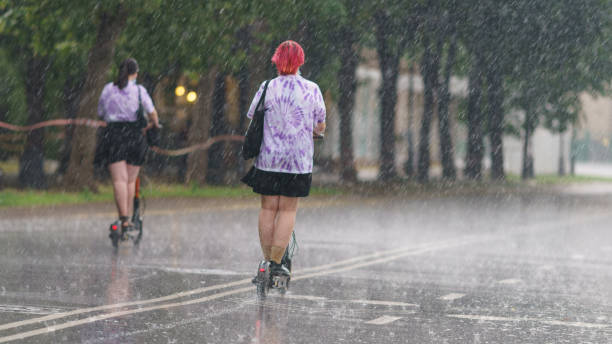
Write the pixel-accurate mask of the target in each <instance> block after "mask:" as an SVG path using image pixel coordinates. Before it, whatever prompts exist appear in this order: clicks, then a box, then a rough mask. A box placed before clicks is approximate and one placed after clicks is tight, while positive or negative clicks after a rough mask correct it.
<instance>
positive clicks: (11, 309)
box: [0, 305, 66, 315]
mask: <svg viewBox="0 0 612 344" xmlns="http://www.w3.org/2000/svg"><path fill="white" fill-rule="evenodd" d="M61 312H66V308H60V307H47V306H24V305H0V313H21V314H35V315H47V314H57V313H61Z"/></svg>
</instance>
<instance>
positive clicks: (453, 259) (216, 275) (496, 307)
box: [0, 193, 612, 343]
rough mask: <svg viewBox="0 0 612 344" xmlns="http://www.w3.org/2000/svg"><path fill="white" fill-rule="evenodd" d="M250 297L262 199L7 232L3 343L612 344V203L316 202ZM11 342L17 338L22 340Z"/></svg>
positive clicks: (66, 216) (593, 199) (176, 204)
mask: <svg viewBox="0 0 612 344" xmlns="http://www.w3.org/2000/svg"><path fill="white" fill-rule="evenodd" d="M301 205H302V207H301V209H300V211H299V213H298V222H297V226H296V233H297V237H298V242H299V250H298V252H297V255H296V256H295V258H294V276H293V280H292V285H291V289H290V291H289V293H288V294H287V295H285V296H281V295H279V294H277V293H272V294H271V295H269V296H268V298H266V299H265V300H264V301H261V300H258V299H257V297H256V295H255V288H254V286H252V284H250V278H251V277H252V276H253V275H254V274H255V270H256V268H257V262H258V260H259V245H258V241H257V230H256V221H257V206H258V202H257V199H243V200H233V201H223V202H219V201H186V202H180V201H172V202H170V201H156V202H150V205H149V206H148V209H147V213H146V218H145V226H146V227H145V235H144V238H143V240H142V242H141V244H140V245H139V247H134V246H133V245H132V244H131V243H127V244H124V245H122V246H121V247H120V248H119V249H118V250H117V251H114V250H113V249H112V248H111V245H110V241H109V240H108V238H107V234H108V232H107V226H108V224H109V223H110V221H111V220H112V207H110V206H109V205H104V206H95V207H69V208H58V209H51V210H49V209H47V210H46V211H37V212H35V213H36V214H37V215H33V214H30V213H28V214H24V213H19V212H16V213H15V214H11V213H10V212H7V211H4V212H3V213H2V217H1V218H0V233H1V234H0V235H1V236H2V240H1V241H0V261H1V262H2V264H1V266H0V343H3V342H20V343H612V230H611V228H610V227H611V226H610V222H612V212H611V211H610V209H612V195H610V194H601V193H600V194H597V195H592V196H575V195H567V194H564V195H560V194H555V195H553V194H518V195H497V196H495V195H490V196H448V197H444V198H440V197H427V198H425V199H419V198H410V199H402V198H393V199H382V198H362V199H350V198H325V197H318V198H310V199H307V200H306V201H304V202H302V204H301ZM19 338H21V339H19Z"/></svg>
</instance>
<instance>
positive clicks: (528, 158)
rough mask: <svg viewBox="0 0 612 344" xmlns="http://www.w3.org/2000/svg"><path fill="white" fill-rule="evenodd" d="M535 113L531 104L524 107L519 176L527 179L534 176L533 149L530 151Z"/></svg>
mask: <svg viewBox="0 0 612 344" xmlns="http://www.w3.org/2000/svg"><path fill="white" fill-rule="evenodd" d="M535 121H536V118H535V114H534V113H533V111H532V107H531V106H526V107H525V122H524V123H523V129H524V130H525V136H524V138H523V164H522V168H521V178H522V179H523V180H527V179H530V178H533V177H534V173H533V151H532V148H533V147H532V146H533V144H532V142H531V139H532V136H533V132H534V131H535Z"/></svg>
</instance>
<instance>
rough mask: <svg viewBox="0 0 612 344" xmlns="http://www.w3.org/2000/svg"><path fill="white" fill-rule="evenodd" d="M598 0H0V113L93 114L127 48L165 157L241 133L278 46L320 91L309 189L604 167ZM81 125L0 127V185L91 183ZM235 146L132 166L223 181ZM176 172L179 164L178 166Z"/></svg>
mask: <svg viewBox="0 0 612 344" xmlns="http://www.w3.org/2000/svg"><path fill="white" fill-rule="evenodd" d="M611 14H612V2H611V1H608V0H597V1H596V0H585V1H574V0H559V1H548V0H515V1H511V2H499V1H493V0H485V1H475V0H465V1H454V0H440V1H421V0H403V1H400V0H369V1H362V0H320V1H291V0H286V1H269V0H263V1H221V0H210V1H196V0H185V1H161V0H147V1H144V0H125V1H123V0H108V1H78V2H75V1H68V0H54V1H45V0H43V1H10V0H3V1H0V37H1V39H0V122H3V123H9V124H13V125H22V126H23V125H32V124H36V123H39V122H42V121H47V120H51V119H60V118H87V119H97V115H96V105H97V100H98V97H99V95H100V92H101V90H102V87H103V85H104V84H105V83H107V82H109V81H111V80H112V79H113V78H114V76H115V75H116V71H117V65H118V63H119V62H120V61H122V60H123V59H125V58H127V57H133V58H135V59H136V60H137V61H138V62H139V65H140V73H139V83H141V84H143V85H144V86H145V87H146V88H147V90H148V91H149V93H150V94H151V95H152V97H153V100H154V103H155V106H156V108H157V110H158V112H159V114H160V118H161V122H162V124H163V125H164V127H163V130H162V141H161V145H160V146H161V147H163V148H166V149H178V148H184V147H189V146H191V145H195V144H198V143H202V142H205V141H206V140H207V139H209V138H211V137H215V136H219V135H224V134H242V133H244V131H245V129H246V127H247V126H248V119H246V117H245V114H246V111H247V109H248V107H249V105H250V102H251V99H252V97H253V96H254V93H255V91H256V90H257V88H258V87H259V85H260V84H261V83H262V82H263V81H264V80H266V79H268V78H272V77H274V76H275V73H276V71H275V69H274V67H273V65H272V64H271V62H270V58H271V56H272V53H273V51H274V49H275V48H276V46H277V45H278V44H279V43H280V42H282V41H284V40H287V39H292V40H295V41H297V42H299V43H300V44H301V45H302V46H303V47H304V50H305V52H306V63H305V65H304V66H303V68H302V69H301V73H302V75H303V76H304V77H306V78H307V79H310V80H313V81H315V82H317V83H319V84H320V85H321V89H322V91H323V93H324V96H325V101H326V104H327V111H328V112H327V122H328V131H327V134H326V137H325V139H324V140H323V141H318V142H317V143H315V145H316V157H315V165H316V167H315V176H316V178H317V180H318V181H319V182H339V183H347V182H348V183H354V182H358V181H367V180H376V181H379V182H381V183H383V184H384V183H387V182H391V181H396V180H415V181H418V182H429V181H433V182H440V181H454V180H475V181H487V180H493V181H500V180H505V179H507V178H508V177H510V178H515V177H519V176H521V177H522V178H523V179H530V178H533V177H534V176H536V175H555V174H559V175H565V174H579V175H591V176H612V147H611V146H610V140H612V98H611V94H610V81H611V80H612V59H611V56H612V43H611V42H610V37H612V21H611V20H612V19H611V18H612V15H611ZM95 138H96V128H92V127H86V126H54V127H46V128H42V129H37V130H32V131H12V130H8V129H6V128H0V171H1V176H0V180H1V181H0V185H2V187H5V188H7V187H8V188H35V189H46V188H59V189H62V190H64V189H66V190H69V189H76V190H82V189H91V190H95V189H96V186H95V185H97V184H98V183H100V182H104V181H105V178H107V177H106V172H105V171H104V169H100V168H95V167H94V166H93V152H94V149H95ZM239 153H240V144H239V143H236V142H220V143H216V144H214V145H213V146H212V147H211V148H210V149H208V150H200V151H196V152H193V153H190V154H187V155H179V156H168V155H163V154H157V153H154V152H149V156H148V162H147V164H146V167H145V174H146V175H148V176H150V177H151V178H157V179H159V180H163V181H164V182H167V183H180V184H184V183H187V184H196V185H233V184H238V181H239V178H240V177H241V176H242V175H243V173H244V172H245V171H246V168H247V166H246V165H247V163H245V162H244V161H242V159H241V158H240V155H239ZM186 171H194V172H193V173H186Z"/></svg>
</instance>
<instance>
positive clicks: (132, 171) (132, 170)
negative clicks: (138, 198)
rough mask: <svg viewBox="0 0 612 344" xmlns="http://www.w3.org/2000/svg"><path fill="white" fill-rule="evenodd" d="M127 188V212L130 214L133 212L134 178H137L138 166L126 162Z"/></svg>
mask: <svg viewBox="0 0 612 344" xmlns="http://www.w3.org/2000/svg"><path fill="white" fill-rule="evenodd" d="M126 166H127V177H128V180H127V190H128V197H127V202H128V214H129V216H131V215H132V214H134V195H135V194H136V179H138V172H139V171H140V166H135V165H130V164H127V165H126Z"/></svg>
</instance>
